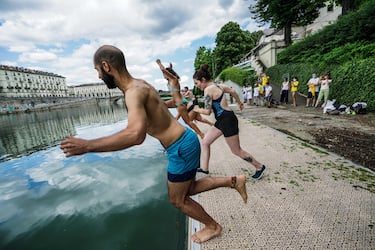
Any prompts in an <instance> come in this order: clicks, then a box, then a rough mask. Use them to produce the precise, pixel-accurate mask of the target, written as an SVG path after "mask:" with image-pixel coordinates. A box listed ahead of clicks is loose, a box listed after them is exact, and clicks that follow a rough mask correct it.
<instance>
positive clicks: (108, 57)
mask: <svg viewBox="0 0 375 250" xmlns="http://www.w3.org/2000/svg"><path fill="white" fill-rule="evenodd" d="M102 61H107V62H108V63H109V64H110V65H111V66H112V67H114V68H115V69H116V70H118V71H121V70H124V69H126V65H125V56H124V53H123V52H122V51H121V50H120V49H119V48H116V47H115V46H112V45H103V46H101V47H100V48H99V49H98V50H97V51H96V52H95V55H94V64H95V65H100V64H101V63H102Z"/></svg>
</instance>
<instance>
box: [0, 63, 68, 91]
mask: <svg viewBox="0 0 375 250" xmlns="http://www.w3.org/2000/svg"><path fill="white" fill-rule="evenodd" d="M67 96H69V91H68V87H67V86H66V83H65V77H63V76H60V75H57V74H53V73H48V72H43V71H39V70H32V69H26V68H22V67H14V66H6V65H0V97H10V98H17V97H21V98H22V97H24V98H32V97H67Z"/></svg>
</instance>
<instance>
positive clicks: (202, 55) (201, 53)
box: [194, 46, 213, 74]
mask: <svg viewBox="0 0 375 250" xmlns="http://www.w3.org/2000/svg"><path fill="white" fill-rule="evenodd" d="M212 54H213V53H212V50H211V49H207V48H206V47H204V46H201V47H199V49H198V50H197V52H196V53H195V60H194V69H195V70H197V69H199V68H200V67H201V66H202V65H203V64H207V65H209V66H210V67H209V70H210V73H211V74H212V69H213V56H212Z"/></svg>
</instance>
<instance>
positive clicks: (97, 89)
mask: <svg viewBox="0 0 375 250" xmlns="http://www.w3.org/2000/svg"><path fill="white" fill-rule="evenodd" d="M69 89H70V91H69V92H70V93H71V94H72V96H74V97H79V98H85V99H86V98H100V99H103V98H113V97H120V96H123V94H122V92H121V90H119V89H118V88H115V89H108V88H107V85H105V84H104V83H102V82H99V83H90V84H82V85H77V86H70V87H69Z"/></svg>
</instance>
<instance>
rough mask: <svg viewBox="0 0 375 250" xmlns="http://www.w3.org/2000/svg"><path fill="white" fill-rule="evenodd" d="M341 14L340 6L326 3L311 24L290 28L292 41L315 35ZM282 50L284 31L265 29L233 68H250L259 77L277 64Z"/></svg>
mask: <svg viewBox="0 0 375 250" xmlns="http://www.w3.org/2000/svg"><path fill="white" fill-rule="evenodd" d="M341 13H342V7H341V6H337V5H334V4H333V3H327V5H326V7H324V8H321V9H320V15H319V17H318V18H317V19H315V21H314V22H313V23H312V24H309V25H307V26H304V27H292V40H293V41H298V40H301V39H303V38H305V37H306V36H308V35H311V34H314V33H316V32H317V31H319V30H321V29H322V28H324V27H325V26H327V25H330V24H333V23H334V22H336V20H337V18H338V17H339V16H340V15H341ZM284 48H285V42H284V31H283V30H275V29H265V30H263V35H262V36H261V38H260V39H259V41H258V43H257V45H256V47H255V48H253V49H252V50H251V51H250V52H249V53H247V54H246V55H245V56H244V57H243V58H242V59H241V60H240V61H239V62H238V64H236V65H234V67H238V68H250V67H251V68H253V69H254V70H255V72H256V73H257V74H258V75H260V74H261V73H262V72H263V71H264V70H265V69H266V68H269V67H272V66H274V65H276V64H277V54H278V53H279V52H281V51H282V50H283V49H284Z"/></svg>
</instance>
